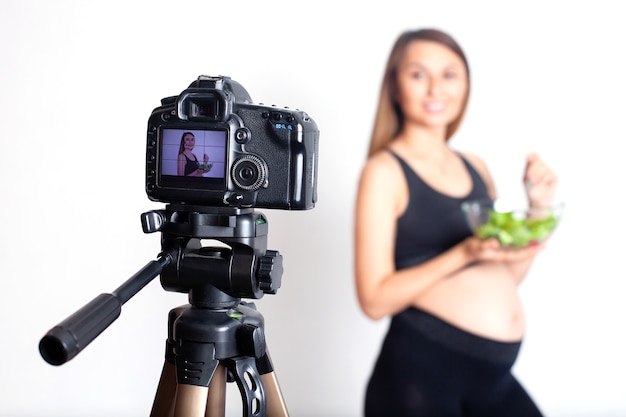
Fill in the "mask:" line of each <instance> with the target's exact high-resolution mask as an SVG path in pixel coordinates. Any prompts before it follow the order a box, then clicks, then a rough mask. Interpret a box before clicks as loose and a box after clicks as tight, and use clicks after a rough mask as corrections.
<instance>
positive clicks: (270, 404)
mask: <svg viewBox="0 0 626 417" xmlns="http://www.w3.org/2000/svg"><path fill="white" fill-rule="evenodd" d="M261 381H262V382H263V385H264V386H265V395H266V397H267V417H288V416H289V413H288V412H287V405H286V404H285V400H284V399H283V396H282V393H281V392H280V387H279V386H278V379H277V378H276V373H275V372H270V373H268V374H264V375H261Z"/></svg>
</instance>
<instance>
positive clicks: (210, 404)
mask: <svg viewBox="0 0 626 417" xmlns="http://www.w3.org/2000/svg"><path fill="white" fill-rule="evenodd" d="M206 415H207V416H208V417H225V415H226V367H225V366H224V365H221V364H220V365H219V366H218V367H217V369H216V370H215V373H214V374H213V379H211V383H210V384H209V398H208V399H207V403H206Z"/></svg>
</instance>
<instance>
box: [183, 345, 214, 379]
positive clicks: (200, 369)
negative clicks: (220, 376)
mask: <svg viewBox="0 0 626 417" xmlns="http://www.w3.org/2000/svg"><path fill="white" fill-rule="evenodd" d="M175 350H176V352H175V353H176V357H175V362H176V379H177V381H178V383H179V384H186V385H196V386H202V387H208V386H209V383H210V382H211V379H212V378H213V374H214V373H215V370H216V369H217V365H218V364H219V361H218V360H217V359H215V345H214V344H213V343H200V342H191V341H187V340H184V341H181V342H179V345H178V346H177V347H176V348H175Z"/></svg>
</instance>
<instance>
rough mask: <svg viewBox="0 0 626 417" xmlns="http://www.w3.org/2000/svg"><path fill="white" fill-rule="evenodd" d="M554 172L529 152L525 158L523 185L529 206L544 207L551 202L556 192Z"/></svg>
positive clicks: (556, 180)
mask: <svg viewBox="0 0 626 417" xmlns="http://www.w3.org/2000/svg"><path fill="white" fill-rule="evenodd" d="M557 182H558V179H557V176H556V174H555V173H554V172H553V171H552V170H551V169H550V168H549V167H548V166H547V165H546V164H545V162H543V161H542V160H541V158H539V156H538V155H537V154H535V153H531V154H530V155H528V157H527V158H526V171H525V172H524V186H525V188H526V195H527V196H528V202H529V204H530V206H531V207H546V206H549V205H551V204H552V202H553V200H554V196H555V194H556V185H557Z"/></svg>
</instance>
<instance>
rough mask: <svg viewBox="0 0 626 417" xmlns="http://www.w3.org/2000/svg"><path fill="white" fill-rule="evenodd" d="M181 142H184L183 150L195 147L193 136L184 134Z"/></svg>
mask: <svg viewBox="0 0 626 417" xmlns="http://www.w3.org/2000/svg"><path fill="white" fill-rule="evenodd" d="M183 140H184V141H185V149H189V150H191V149H193V147H194V146H196V138H195V137H194V135H190V134H186V135H185V137H184V138H183Z"/></svg>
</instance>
